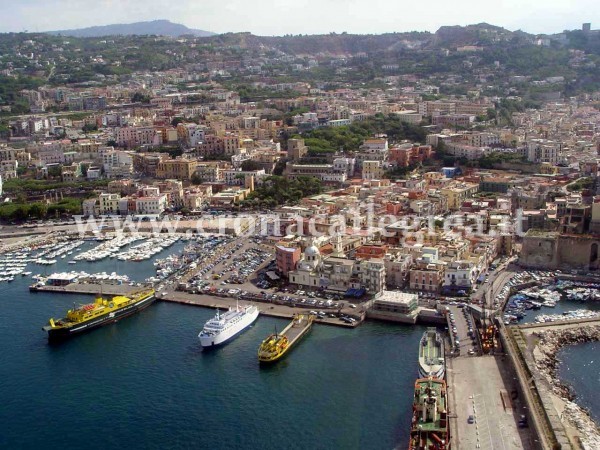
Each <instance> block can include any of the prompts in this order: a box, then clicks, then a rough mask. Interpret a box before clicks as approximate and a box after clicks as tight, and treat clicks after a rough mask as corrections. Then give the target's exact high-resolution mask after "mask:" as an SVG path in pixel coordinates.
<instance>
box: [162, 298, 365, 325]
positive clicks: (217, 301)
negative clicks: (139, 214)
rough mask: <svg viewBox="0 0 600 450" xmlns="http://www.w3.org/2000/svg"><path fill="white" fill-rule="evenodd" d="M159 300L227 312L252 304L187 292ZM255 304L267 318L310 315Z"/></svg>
mask: <svg viewBox="0 0 600 450" xmlns="http://www.w3.org/2000/svg"><path fill="white" fill-rule="evenodd" d="M157 298H158V299H159V300H162V301H165V302H170V303H181V304H184V305H191V306H201V307H204V308H212V309H217V308H218V309H223V310H227V309H229V308H230V307H235V306H236V304H238V303H239V304H240V305H248V304H250V303H251V302H248V301H246V300H240V301H239V302H238V301H237V300H236V299H234V298H228V297H213V296H210V295H198V294H188V293H185V292H172V291H171V292H167V294H166V295H162V293H157ZM254 304H255V305H256V306H257V307H258V309H259V311H260V313H261V314H262V315H265V316H270V317H278V318H281V319H292V318H293V317H294V314H298V313H308V310H306V309H305V308H292V307H290V306H285V305H277V304H272V303H263V302H254ZM315 323H322V324H326V325H336V326H340V327H346V328H354V327H356V326H358V325H359V324H360V323H361V322H360V321H358V320H357V321H356V322H355V323H353V324H350V323H346V322H342V321H341V320H339V318H337V317H336V318H333V317H326V318H324V319H319V318H318V317H317V318H315Z"/></svg>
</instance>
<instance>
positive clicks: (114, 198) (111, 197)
mask: <svg viewBox="0 0 600 450" xmlns="http://www.w3.org/2000/svg"><path fill="white" fill-rule="evenodd" d="M120 199H121V196H120V195H119V194H109V193H104V192H103V193H102V194H100V196H99V198H98V202H99V213H100V214H101V215H104V214H118V213H119V200H120Z"/></svg>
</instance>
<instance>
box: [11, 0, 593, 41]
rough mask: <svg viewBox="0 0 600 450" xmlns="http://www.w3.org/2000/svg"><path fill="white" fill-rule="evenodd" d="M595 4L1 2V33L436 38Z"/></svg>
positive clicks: (530, 24)
mask: <svg viewBox="0 0 600 450" xmlns="http://www.w3.org/2000/svg"><path fill="white" fill-rule="evenodd" d="M597 3H598V0H526V1H525V0H495V1H493V2H492V1H490V0H429V1H426V2H425V1H410V2H409V1H407V0H275V1H265V0H254V1H249V0H175V1H165V0H0V11H2V16H3V18H2V20H0V32H9V31H15V32H19V31H25V30H27V31H29V32H38V31H50V30H64V29H73V28H85V27H89V26H94V25H108V24H114V23H131V22H139V21H146V20H155V19H168V20H170V21H172V22H176V23H182V24H184V25H187V26H188V27H190V28H196V29H201V30H206V31H212V32H215V33H226V32H239V31H249V32H251V33H253V34H256V35H262V36H273V35H278V36H280V35H284V34H323V33H330V32H337V33H341V32H344V31H345V32H348V33H357V34H379V33H386V32H394V31H398V32H402V31H431V32H435V31H436V30H437V29H438V28H439V27H440V26H443V25H468V24H475V23H480V22H487V23H490V24H492V25H498V26H502V27H504V28H507V29H509V30H513V31H514V30H518V29H520V30H523V31H526V32H529V33H536V34H537V33H548V34H549V33H559V32H561V31H563V30H566V29H568V30H570V29H576V28H581V24H582V23H583V22H591V23H592V29H598V28H600V8H598V6H597Z"/></svg>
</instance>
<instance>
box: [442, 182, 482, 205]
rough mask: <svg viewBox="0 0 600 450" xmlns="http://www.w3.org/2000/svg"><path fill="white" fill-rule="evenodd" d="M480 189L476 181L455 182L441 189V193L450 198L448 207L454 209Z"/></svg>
mask: <svg viewBox="0 0 600 450" xmlns="http://www.w3.org/2000/svg"><path fill="white" fill-rule="evenodd" d="M478 191H479V185H478V184H475V183H453V184H451V185H449V186H446V187H444V188H441V189H440V193H441V194H442V195H443V196H445V197H446V198H447V199H448V209H450V210H454V211H456V210H458V209H460V207H461V205H462V204H463V202H464V201H465V200H466V199H468V198H471V197H472V196H473V195H474V194H475V193H477V192H478Z"/></svg>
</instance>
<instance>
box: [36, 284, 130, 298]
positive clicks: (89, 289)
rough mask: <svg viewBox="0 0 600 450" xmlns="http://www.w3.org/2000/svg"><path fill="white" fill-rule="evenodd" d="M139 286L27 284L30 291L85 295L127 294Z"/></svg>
mask: <svg viewBox="0 0 600 450" xmlns="http://www.w3.org/2000/svg"><path fill="white" fill-rule="evenodd" d="M139 289H140V286H129V285H128V284H107V283H102V284H100V283H98V284H96V283H71V284H68V285H65V286H46V285H44V286H36V285H31V286H29V291H30V292H54V293H60V294H85V295H127V294H129V293H130V292H132V291H135V290H139Z"/></svg>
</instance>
